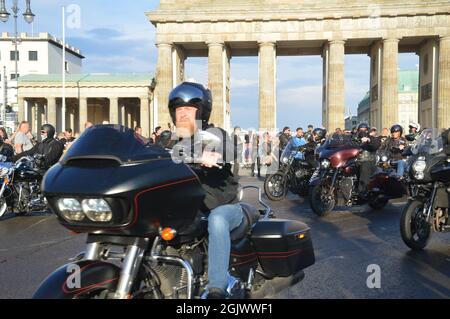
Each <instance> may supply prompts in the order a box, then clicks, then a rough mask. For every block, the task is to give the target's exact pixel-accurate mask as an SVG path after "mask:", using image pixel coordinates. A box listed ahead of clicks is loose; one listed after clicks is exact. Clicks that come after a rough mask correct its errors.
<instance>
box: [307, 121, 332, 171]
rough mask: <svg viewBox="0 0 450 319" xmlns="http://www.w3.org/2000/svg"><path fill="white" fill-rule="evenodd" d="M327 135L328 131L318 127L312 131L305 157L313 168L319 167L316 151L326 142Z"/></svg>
mask: <svg viewBox="0 0 450 319" xmlns="http://www.w3.org/2000/svg"><path fill="white" fill-rule="evenodd" d="M326 135H327V130H325V129H323V128H320V127H317V128H315V129H314V130H313V131H312V133H311V136H310V137H309V139H308V140H307V143H306V145H305V153H304V155H305V159H306V161H307V162H308V163H309V164H310V165H311V166H313V167H316V166H317V165H318V163H317V161H316V160H315V151H316V149H317V148H318V147H320V146H321V145H322V144H323V143H324V142H325V137H326Z"/></svg>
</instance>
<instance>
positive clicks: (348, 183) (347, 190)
mask: <svg viewBox="0 0 450 319" xmlns="http://www.w3.org/2000/svg"><path fill="white" fill-rule="evenodd" d="M354 185H355V180H354V178H351V177H350V178H344V179H341V180H340V181H339V190H340V192H341V194H342V196H343V197H344V198H345V200H346V201H349V200H351V198H352V192H353V186H354Z"/></svg>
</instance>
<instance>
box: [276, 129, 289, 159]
mask: <svg viewBox="0 0 450 319" xmlns="http://www.w3.org/2000/svg"><path fill="white" fill-rule="evenodd" d="M290 139H291V129H290V128H289V127H288V126H286V127H284V128H283V131H282V132H281V134H280V136H279V138H278V140H279V144H278V146H279V150H278V153H279V154H278V159H279V158H280V157H281V154H282V153H283V151H284V148H285V147H286V145H287V144H288V143H289V140H290Z"/></svg>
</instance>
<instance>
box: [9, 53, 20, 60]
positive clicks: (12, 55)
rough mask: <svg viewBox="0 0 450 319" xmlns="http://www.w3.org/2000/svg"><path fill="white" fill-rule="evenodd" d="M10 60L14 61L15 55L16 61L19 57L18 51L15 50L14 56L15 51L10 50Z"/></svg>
mask: <svg viewBox="0 0 450 319" xmlns="http://www.w3.org/2000/svg"><path fill="white" fill-rule="evenodd" d="M10 55H11V61H16V57H17V61H19V59H20V55H19V51H17V56H16V51H11V54H10Z"/></svg>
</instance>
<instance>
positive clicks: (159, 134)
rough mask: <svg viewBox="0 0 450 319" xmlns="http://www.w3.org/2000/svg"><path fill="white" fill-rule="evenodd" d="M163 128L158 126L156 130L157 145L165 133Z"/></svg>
mask: <svg viewBox="0 0 450 319" xmlns="http://www.w3.org/2000/svg"><path fill="white" fill-rule="evenodd" d="M163 131H164V130H163V128H162V127H161V126H157V127H156V128H155V143H157V142H158V139H159V137H160V136H161V133H162V132H163Z"/></svg>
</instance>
